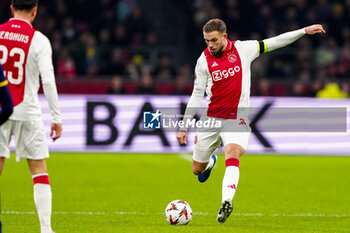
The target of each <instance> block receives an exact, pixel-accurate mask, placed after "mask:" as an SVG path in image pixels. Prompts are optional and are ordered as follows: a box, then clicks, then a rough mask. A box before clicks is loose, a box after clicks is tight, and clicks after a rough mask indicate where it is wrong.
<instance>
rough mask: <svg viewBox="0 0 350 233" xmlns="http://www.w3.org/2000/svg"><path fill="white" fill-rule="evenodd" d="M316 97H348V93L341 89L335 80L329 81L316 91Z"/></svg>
mask: <svg viewBox="0 0 350 233" xmlns="http://www.w3.org/2000/svg"><path fill="white" fill-rule="evenodd" d="M316 97H318V98H349V95H348V94H347V93H345V92H344V91H342V90H341V89H340V87H339V85H338V84H337V83H335V82H330V83H328V84H326V86H325V87H324V88H323V89H322V90H320V91H318V92H317V94H316Z"/></svg>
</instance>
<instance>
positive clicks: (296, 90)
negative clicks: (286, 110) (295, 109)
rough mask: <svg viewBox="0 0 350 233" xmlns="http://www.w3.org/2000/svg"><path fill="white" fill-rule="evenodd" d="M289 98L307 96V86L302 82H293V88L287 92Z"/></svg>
mask: <svg viewBox="0 0 350 233" xmlns="http://www.w3.org/2000/svg"><path fill="white" fill-rule="evenodd" d="M287 96H295V97H301V96H305V86H304V84H303V82H302V81H300V80H297V81H295V82H293V84H292V87H291V88H290V89H289V91H288V92H287Z"/></svg>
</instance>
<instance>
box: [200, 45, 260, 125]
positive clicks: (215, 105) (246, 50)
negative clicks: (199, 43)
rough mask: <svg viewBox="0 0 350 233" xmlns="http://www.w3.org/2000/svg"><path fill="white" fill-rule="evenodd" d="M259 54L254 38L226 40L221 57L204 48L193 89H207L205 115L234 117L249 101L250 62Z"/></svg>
mask: <svg viewBox="0 0 350 233" xmlns="http://www.w3.org/2000/svg"><path fill="white" fill-rule="evenodd" d="M258 56H259V50H258V42H257V41H229V40H228V45H227V48H226V50H225V51H224V53H223V55H222V56H221V57H215V56H214V55H212V54H211V53H210V51H209V49H208V48H207V49H206V50H205V51H204V52H203V53H202V55H201V56H200V57H199V59H198V60H197V65H196V68H195V76H196V80H195V83H194V85H195V87H194V88H195V89H202V90H204V89H206V94H207V105H208V110H207V115H208V116H209V117H217V118H224V119H237V110H238V108H243V107H249V104H250V100H249V98H250V65H251V62H252V61H253V60H254V59H255V58H257V57H258Z"/></svg>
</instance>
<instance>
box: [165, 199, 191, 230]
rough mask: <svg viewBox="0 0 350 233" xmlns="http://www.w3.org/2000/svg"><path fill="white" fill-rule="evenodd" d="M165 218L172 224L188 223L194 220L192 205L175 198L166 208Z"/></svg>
mask: <svg viewBox="0 0 350 233" xmlns="http://www.w3.org/2000/svg"><path fill="white" fill-rule="evenodd" d="M165 218H166V220H167V221H168V223H169V224H171V225H186V224H188V223H189V222H191V220H192V209H191V206H190V205H189V204H188V203H187V202H185V201H183V200H175V201H172V202H170V203H169V205H167V207H166V208H165Z"/></svg>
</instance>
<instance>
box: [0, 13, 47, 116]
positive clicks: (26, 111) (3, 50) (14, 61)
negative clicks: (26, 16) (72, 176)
mask: <svg viewBox="0 0 350 233" xmlns="http://www.w3.org/2000/svg"><path fill="white" fill-rule="evenodd" d="M51 55H52V50H51V45H50V42H49V40H48V39H47V38H46V37H45V36H44V35H43V34H42V33H41V32H39V31H36V30H35V29H34V28H33V27H32V25H31V24H30V23H29V22H27V21H25V20H21V19H10V20H9V21H8V22H6V23H5V24H2V25H0V63H1V64H2V65H3V68H4V73H5V76H6V77H7V80H8V83H9V88H10V92H11V96H12V99H13V102H14V105H15V108H14V112H13V114H12V116H11V117H10V119H13V120H28V119H30V118H32V117H40V116H41V109H40V105H39V100H38V94H37V93H38V90H39V86H40V80H39V74H41V76H42V82H43V83H45V82H52V81H53V82H54V73H53V65H52V58H51Z"/></svg>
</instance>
